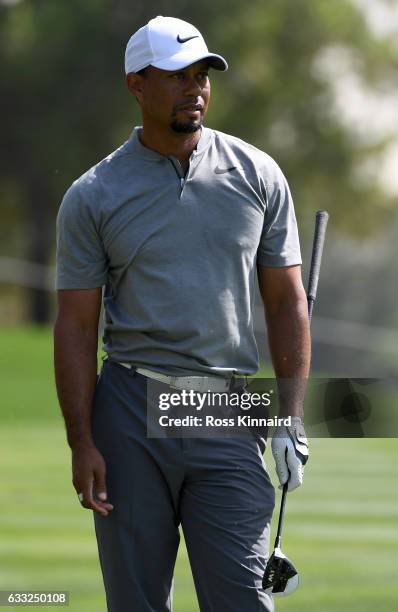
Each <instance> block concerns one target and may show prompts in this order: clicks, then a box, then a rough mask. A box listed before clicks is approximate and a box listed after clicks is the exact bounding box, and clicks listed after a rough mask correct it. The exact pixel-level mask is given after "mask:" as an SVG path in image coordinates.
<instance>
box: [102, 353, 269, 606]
mask: <svg viewBox="0 0 398 612" xmlns="http://www.w3.org/2000/svg"><path fill="white" fill-rule="evenodd" d="M146 381H147V379H146V378H145V377H144V376H142V375H140V374H137V373H136V372H134V371H129V370H127V369H125V368H123V367H122V366H120V365H118V364H114V363H111V362H105V363H104V366H103V368H102V372H101V375H100V377H99V380H98V384H97V389H96V393H95V398H94V405H93V411H92V430H93V435H94V440H95V443H96V445H97V447H98V449H99V450H100V452H101V453H102V455H103V456H104V459H105V462H106V468H107V472H106V481H107V489H108V499H109V501H110V502H111V503H112V504H113V505H114V510H113V511H112V512H111V513H110V514H109V515H108V516H107V517H102V516H100V515H99V514H97V513H94V521H95V530H96V536H97V542H98V550H99V557H100V563H101V569H102V574H103V579H104V585H105V591H106V597H107V604H108V610H109V611H110V612H168V611H170V610H171V609H172V601H171V600H172V584H173V571H174V565H175V560H176V555H177V549H178V544H179V531H178V527H179V525H180V524H181V526H182V529H183V533H184V537H185V541H186V546H187V550H188V555H189V561H190V564H191V569H192V574H193V578H194V582H195V588H196V592H197V596H198V601H199V608H200V610H201V612H272V611H273V609H274V608H273V602H272V598H271V597H269V596H268V595H266V594H265V593H264V591H262V589H261V580H262V577H263V574H264V568H265V563H266V560H267V558H268V548H269V536H270V522H271V516H272V511H273V508H274V503H275V492H274V488H273V486H272V484H271V482H270V479H269V476H268V474H267V471H266V468H265V464H264V461H263V457H262V453H261V450H260V446H259V443H258V442H257V440H256V438H255V437H254V436H253V438H250V437H249V438H226V437H224V438H221V437H218V438H188V439H187V438H185V439H184V438H174V439H173V438H148V437H146Z"/></svg>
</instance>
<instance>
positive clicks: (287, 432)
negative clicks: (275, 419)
mask: <svg viewBox="0 0 398 612" xmlns="http://www.w3.org/2000/svg"><path fill="white" fill-rule="evenodd" d="M291 423H292V424H291V425H290V426H286V425H280V426H279V427H277V428H276V429H275V431H274V434H273V437H272V443H271V448H272V454H273V456H274V459H275V467H276V473H277V474H278V478H279V482H280V487H279V488H280V489H282V488H283V485H284V484H285V483H286V482H288V489H287V490H288V491H294V489H297V487H299V486H301V485H302V484H303V478H304V466H305V464H306V463H307V461H308V457H309V450H308V440H307V437H306V434H305V430H304V426H303V422H302V420H301V418H300V417H292V418H291Z"/></svg>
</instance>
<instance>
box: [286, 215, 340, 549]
mask: <svg viewBox="0 0 398 612" xmlns="http://www.w3.org/2000/svg"><path fill="white" fill-rule="evenodd" d="M328 220H329V215H328V213H327V212H326V211H321V210H318V212H317V213H316V216H315V231H314V239H313V243H312V255H311V265H310V274H309V279H308V289H307V304H308V319H309V322H310V324H311V319H312V311H313V308H314V304H315V300H316V294H317V290H318V281H319V272H320V269H321V261H322V253H323V247H324V244H325V235H326V227H327V224H328ZM287 489H288V483H287V482H285V484H284V485H283V490H282V498H281V507H280V510H279V518H278V528H277V531H276V538H275V544H274V547H275V548H280V545H281V540H282V523H283V516H284V513H285V505H286V495H287Z"/></svg>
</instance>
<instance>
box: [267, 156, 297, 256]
mask: <svg viewBox="0 0 398 612" xmlns="http://www.w3.org/2000/svg"><path fill="white" fill-rule="evenodd" d="M272 162H273V164H272V166H273V167H272V170H271V173H270V175H269V176H267V178H266V179H265V192H266V210H265V214H264V224H263V230H262V233H261V239H260V244H259V247H258V249H257V262H258V263H259V264H260V265H262V266H270V267H283V266H294V265H300V264H301V263H302V260H301V253H300V242H299V235H298V229H297V221H296V215H295V212H294V205H293V199H292V196H291V194H290V189H289V185H288V184H287V180H286V178H285V177H284V175H283V173H282V171H281V169H280V168H279V166H278V165H277V164H276V163H275V162H274V161H273V160H272Z"/></svg>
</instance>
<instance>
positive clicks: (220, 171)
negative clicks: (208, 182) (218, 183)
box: [214, 166, 236, 174]
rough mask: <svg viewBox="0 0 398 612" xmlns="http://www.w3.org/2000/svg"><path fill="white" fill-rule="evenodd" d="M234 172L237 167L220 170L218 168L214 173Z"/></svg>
mask: <svg viewBox="0 0 398 612" xmlns="http://www.w3.org/2000/svg"><path fill="white" fill-rule="evenodd" d="M232 170H236V166H231V167H230V168H219V167H218V166H216V167H215V168H214V172H215V173H216V174H225V173H226V172H232Z"/></svg>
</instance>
